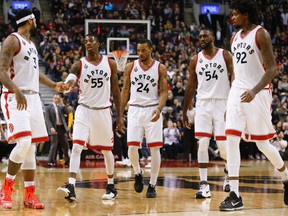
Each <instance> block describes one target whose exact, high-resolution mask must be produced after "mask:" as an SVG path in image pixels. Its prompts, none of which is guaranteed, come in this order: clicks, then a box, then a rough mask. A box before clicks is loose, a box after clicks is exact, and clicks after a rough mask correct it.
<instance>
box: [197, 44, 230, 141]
mask: <svg viewBox="0 0 288 216" xmlns="http://www.w3.org/2000/svg"><path fill="white" fill-rule="evenodd" d="M195 71H196V74H197V81H198V87H197V95H196V97H197V101H196V109H197V112H196V116H195V137H197V138H200V137H212V136H213V135H214V136H215V139H216V140H225V139H226V137H225V120H224V114H225V111H226V103H227V98H228V93H229V90H230V83H229V77H228V70H227V66H226V62H225V58H224V50H223V49H217V51H216V53H215V54H214V56H213V57H212V58H210V57H208V56H206V55H205V54H204V52H203V51H201V52H199V53H198V55H197V64H196V67H195Z"/></svg>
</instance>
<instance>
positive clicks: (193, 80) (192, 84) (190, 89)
mask: <svg viewBox="0 0 288 216" xmlns="http://www.w3.org/2000/svg"><path fill="white" fill-rule="evenodd" d="M196 63H197V55H195V56H193V57H192V59H191V60H190V63H189V67H188V71H189V75H190V76H189V79H188V84H187V86H186V89H185V96H184V107H183V125H184V127H186V128H190V124H189V121H188V117H187V110H188V106H189V104H190V103H191V100H192V99H193V96H194V94H195V90H196V85H197V74H196V71H195V68H196Z"/></svg>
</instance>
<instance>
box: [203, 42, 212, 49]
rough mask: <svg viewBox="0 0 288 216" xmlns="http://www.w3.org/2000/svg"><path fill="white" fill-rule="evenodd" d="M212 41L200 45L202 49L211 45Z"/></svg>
mask: <svg viewBox="0 0 288 216" xmlns="http://www.w3.org/2000/svg"><path fill="white" fill-rule="evenodd" d="M211 43H212V41H209V42H204V45H201V48H202V49H206V48H207V47H209V46H210V45H211Z"/></svg>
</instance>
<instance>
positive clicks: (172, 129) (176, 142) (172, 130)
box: [163, 120, 181, 159]
mask: <svg viewBox="0 0 288 216" xmlns="http://www.w3.org/2000/svg"><path fill="white" fill-rule="evenodd" d="M167 126H168V127H167V128H164V130H163V135H164V150H165V156H166V157H167V159H177V154H178V152H179V151H180V149H181V146H180V138H181V134H180V132H179V130H178V128H177V127H176V123H173V122H172V121H171V120H168V122H167Z"/></svg>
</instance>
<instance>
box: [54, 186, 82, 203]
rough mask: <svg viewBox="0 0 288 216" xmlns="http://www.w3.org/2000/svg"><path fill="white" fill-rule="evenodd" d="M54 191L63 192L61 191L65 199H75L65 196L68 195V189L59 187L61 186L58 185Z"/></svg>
mask: <svg viewBox="0 0 288 216" xmlns="http://www.w3.org/2000/svg"><path fill="white" fill-rule="evenodd" d="M56 191H60V192H63V193H64V194H65V195H66V197H64V198H65V199H66V200H67V201H69V202H74V201H77V199H76V197H67V196H69V192H68V191H69V190H68V189H66V188H61V187H59V188H57V190H56Z"/></svg>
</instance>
